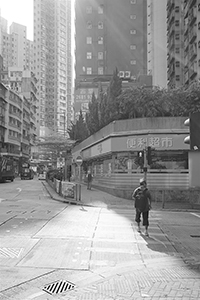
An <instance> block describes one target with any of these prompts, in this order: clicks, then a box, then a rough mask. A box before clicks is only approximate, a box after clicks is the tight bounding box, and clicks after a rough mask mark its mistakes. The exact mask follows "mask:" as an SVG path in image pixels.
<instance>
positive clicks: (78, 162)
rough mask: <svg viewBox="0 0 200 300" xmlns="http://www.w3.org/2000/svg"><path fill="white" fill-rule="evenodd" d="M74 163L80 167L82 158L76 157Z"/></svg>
mask: <svg viewBox="0 0 200 300" xmlns="http://www.w3.org/2000/svg"><path fill="white" fill-rule="evenodd" d="M76 163H77V165H78V166H80V165H82V163H83V159H82V157H81V156H80V155H79V156H77V158H76Z"/></svg>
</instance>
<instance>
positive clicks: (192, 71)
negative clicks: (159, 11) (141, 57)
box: [167, 0, 200, 88]
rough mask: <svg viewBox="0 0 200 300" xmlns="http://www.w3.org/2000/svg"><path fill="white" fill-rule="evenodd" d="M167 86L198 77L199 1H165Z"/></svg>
mask: <svg viewBox="0 0 200 300" xmlns="http://www.w3.org/2000/svg"><path fill="white" fill-rule="evenodd" d="M167 29H168V30H167V35H168V86H169V87H170V88H174V87H180V86H182V85H185V86H189V85H190V84H191V83H192V82H193V81H195V80H199V78H200V2H199V1H198V0H189V1H186V0H181V1H179V0H168V1H167Z"/></svg>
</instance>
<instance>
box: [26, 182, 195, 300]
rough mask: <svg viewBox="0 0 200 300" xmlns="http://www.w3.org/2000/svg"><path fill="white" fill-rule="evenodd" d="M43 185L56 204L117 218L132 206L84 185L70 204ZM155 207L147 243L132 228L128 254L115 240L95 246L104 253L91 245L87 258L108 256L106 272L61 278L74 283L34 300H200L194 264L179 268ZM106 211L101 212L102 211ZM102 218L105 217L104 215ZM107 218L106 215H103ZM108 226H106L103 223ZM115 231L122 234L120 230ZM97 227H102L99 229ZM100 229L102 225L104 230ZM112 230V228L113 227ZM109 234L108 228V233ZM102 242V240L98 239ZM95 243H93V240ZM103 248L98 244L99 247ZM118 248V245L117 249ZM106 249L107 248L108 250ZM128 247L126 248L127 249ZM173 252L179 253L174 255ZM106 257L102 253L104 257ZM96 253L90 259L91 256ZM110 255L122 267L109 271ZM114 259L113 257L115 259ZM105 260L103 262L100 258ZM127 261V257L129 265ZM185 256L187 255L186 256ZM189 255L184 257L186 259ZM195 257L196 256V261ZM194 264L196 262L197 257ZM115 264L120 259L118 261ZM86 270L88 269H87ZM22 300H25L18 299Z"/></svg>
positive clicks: (176, 206) (173, 246) (177, 206)
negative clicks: (115, 213) (97, 209)
mask: <svg viewBox="0 0 200 300" xmlns="http://www.w3.org/2000/svg"><path fill="white" fill-rule="evenodd" d="M43 185H44V186H45V188H46V189H47V191H48V192H49V194H50V195H51V197H52V198H53V199H55V200H57V201H63V202H67V203H72V204H77V205H83V206H91V207H101V208H102V209H103V210H104V209H108V210H112V208H114V209H116V210H118V211H121V212H122V215H124V216H126V214H129V215H131V214H132V212H131V210H133V203H132V201H131V200H127V199H122V198H118V197H115V196H112V195H110V194H107V193H105V192H103V191H100V190H97V189H94V188H92V190H87V187H86V186H85V185H82V187H81V202H79V201H78V202H76V201H70V200H69V199H64V198H63V197H60V196H58V195H57V194H56V193H55V192H54V190H53V189H52V188H50V186H49V185H48V184H47V183H46V182H43ZM161 205H162V204H161V203H153V214H154V218H153V220H152V221H151V228H152V230H153V234H152V235H150V238H148V237H145V236H143V235H140V234H139V233H138V232H137V230H136V227H135V225H134V223H133V224H132V231H133V235H134V240H133V241H131V240H130V243H132V247H133V248H132V250H130V249H129V248H126V247H129V246H130V245H129V243H128V240H126V242H125V240H123V239H122V240H117V239H116V238H115V239H114V240H113V241H112V239H110V240H109V246H108V241H107V242H106V237H104V238H103V239H102V241H101V243H102V245H103V247H105V248H104V250H103V251H105V253H104V254H103V252H102V249H101V248H100V244H99V246H97V244H98V243H100V241H98V239H97V240H96V243H97V244H96V247H95V245H93V247H94V248H93V255H96V256H98V251H101V259H102V260H104V259H108V258H107V256H106V255H108V252H110V255H111V256H110V258H109V259H110V261H109V262H110V264H111V265H110V266H107V267H102V266H101V267H100V268H97V269H91V270H88V271H86V272H85V273H84V275H82V276H80V274H70V276H69V274H68V273H64V271H63V273H62V276H63V278H67V279H68V280H69V281H70V282H72V283H75V288H74V289H72V290H69V291H67V292H65V293H61V294H59V295H54V296H52V298H51V297H50V296H48V297H47V296H46V295H41V297H39V298H34V299H38V300H44V299H45V300H46V299H60V300H61V299H64V300H72V299H73V300H84V299H85V300H87V299H90V300H93V299H94V300H144V299H145V300H164V299H167V300H198V299H200V269H199V261H198V264H196V266H193V267H192V266H191V265H190V264H186V263H185V262H184V255H183V253H184V251H185V249H184V251H182V249H181V247H182V244H179V242H178V241H175V240H170V236H169V235H168V234H167V232H165V230H163V228H162V227H160V226H158V222H157V213H158V212H157V213H156V212H154V211H155V210H158V211H159V210H161ZM166 210H174V211H180V210H183V211H187V210H188V211H190V210H191V208H190V207H189V206H186V205H185V206H184V207H183V206H181V207H180V203H173V204H172V203H169V204H168V205H167V208H166ZM104 211H106V210H104ZM107 214H108V213H107ZM108 216H109V214H108ZM105 221H106V222H108V221H107V220H105ZM121 225H122V227H121V229H123V224H120V226H121ZM98 226H100V227H101V226H103V223H101V224H100V225H98ZM104 226H106V224H104ZM109 226H111V225H109ZM112 226H116V225H115V224H113V225H112ZM118 226H119V224H118ZM108 230H109V227H108ZM102 237H103V235H102ZM94 242H95V240H94ZM103 243H104V244H103ZM117 243H118V244H117ZM111 245H112V247H111ZM128 245H129V246H128ZM177 249H179V250H180V252H179V251H178V250H177ZM107 251H108V252H107ZM95 253H96V254H95ZM112 253H113V255H115V257H116V255H119V257H120V255H122V254H123V255H124V258H125V257H127V259H124V262H122V261H121V262H120V264H118V265H116V267H115V266H113V265H112ZM117 253H118V254H117ZM104 255H105V256H104ZM130 255H132V256H131V257H132V258H131V260H129V259H130ZM187 255H188V253H187ZM189 255H190V254H189ZM196 257H198V255H197V256H196ZM199 258H200V257H199ZM119 260H120V259H119ZM91 267H92V264H91ZM24 300H25V299H24Z"/></svg>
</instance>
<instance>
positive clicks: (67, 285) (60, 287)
mask: <svg viewBox="0 0 200 300" xmlns="http://www.w3.org/2000/svg"><path fill="white" fill-rule="evenodd" d="M74 288H75V284H73V283H72V282H69V281H65V280H59V281H55V282H52V283H49V284H47V285H45V286H44V287H43V289H42V290H43V291H45V292H47V293H49V294H51V295H53V294H61V293H64V292H66V291H69V290H73V289H74Z"/></svg>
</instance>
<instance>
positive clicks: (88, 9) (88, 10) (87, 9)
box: [86, 6, 92, 14]
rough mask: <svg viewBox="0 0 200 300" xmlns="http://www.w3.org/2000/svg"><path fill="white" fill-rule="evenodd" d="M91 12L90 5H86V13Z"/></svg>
mask: <svg viewBox="0 0 200 300" xmlns="http://www.w3.org/2000/svg"><path fill="white" fill-rule="evenodd" d="M91 13H92V6H87V7H86V14H91Z"/></svg>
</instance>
